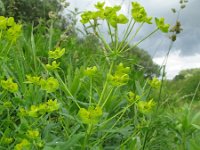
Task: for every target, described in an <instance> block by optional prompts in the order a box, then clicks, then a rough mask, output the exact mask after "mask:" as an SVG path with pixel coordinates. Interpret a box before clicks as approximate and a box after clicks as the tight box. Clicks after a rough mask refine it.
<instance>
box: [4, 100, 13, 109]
mask: <svg viewBox="0 0 200 150" xmlns="http://www.w3.org/2000/svg"><path fill="white" fill-rule="evenodd" d="M3 106H4V107H6V108H11V107H12V102H10V101H7V102H4V103H3Z"/></svg>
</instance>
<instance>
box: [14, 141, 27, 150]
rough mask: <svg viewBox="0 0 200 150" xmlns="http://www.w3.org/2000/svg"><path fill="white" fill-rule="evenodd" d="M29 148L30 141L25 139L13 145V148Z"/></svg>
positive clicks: (23, 149)
mask: <svg viewBox="0 0 200 150" xmlns="http://www.w3.org/2000/svg"><path fill="white" fill-rule="evenodd" d="M28 149H30V142H29V141H28V140H27V139H23V140H22V141H21V142H20V143H19V144H17V145H15V148H14V150H28Z"/></svg>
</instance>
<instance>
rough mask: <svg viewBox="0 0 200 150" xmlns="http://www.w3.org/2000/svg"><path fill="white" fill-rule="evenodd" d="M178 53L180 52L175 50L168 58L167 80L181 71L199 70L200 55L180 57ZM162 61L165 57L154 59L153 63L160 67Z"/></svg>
mask: <svg viewBox="0 0 200 150" xmlns="http://www.w3.org/2000/svg"><path fill="white" fill-rule="evenodd" d="M180 53H181V51H180V50H176V51H174V52H172V53H171V54H170V55H169V57H168V61H167V66H166V72H167V78H168V79H172V78H173V77H174V76H175V75H177V74H178V73H179V72H180V71H181V70H183V69H189V68H200V61H199V60H200V54H195V55H193V56H181V55H180ZM164 59H165V57H155V58H154V59H153V61H154V62H155V63H157V64H159V65H162V63H163V61H164Z"/></svg>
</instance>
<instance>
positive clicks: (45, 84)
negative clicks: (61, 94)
mask: <svg viewBox="0 0 200 150" xmlns="http://www.w3.org/2000/svg"><path fill="white" fill-rule="evenodd" d="M40 85H41V88H42V89H43V90H46V91H47V93H51V92H55V91H56V90H57V89H58V88H59V82H58V80H57V79H55V78H54V77H50V78H48V79H47V80H45V79H41V80H40Z"/></svg>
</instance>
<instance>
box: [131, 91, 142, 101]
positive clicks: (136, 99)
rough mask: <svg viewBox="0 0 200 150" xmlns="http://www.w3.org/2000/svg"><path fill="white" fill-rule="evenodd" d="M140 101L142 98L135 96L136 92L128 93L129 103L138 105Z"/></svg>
mask: <svg viewBox="0 0 200 150" xmlns="http://www.w3.org/2000/svg"><path fill="white" fill-rule="evenodd" d="M139 100H140V96H139V95H137V94H135V93H134V92H132V91H130V92H128V101H129V102H130V103H137V102H138V101H139Z"/></svg>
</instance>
